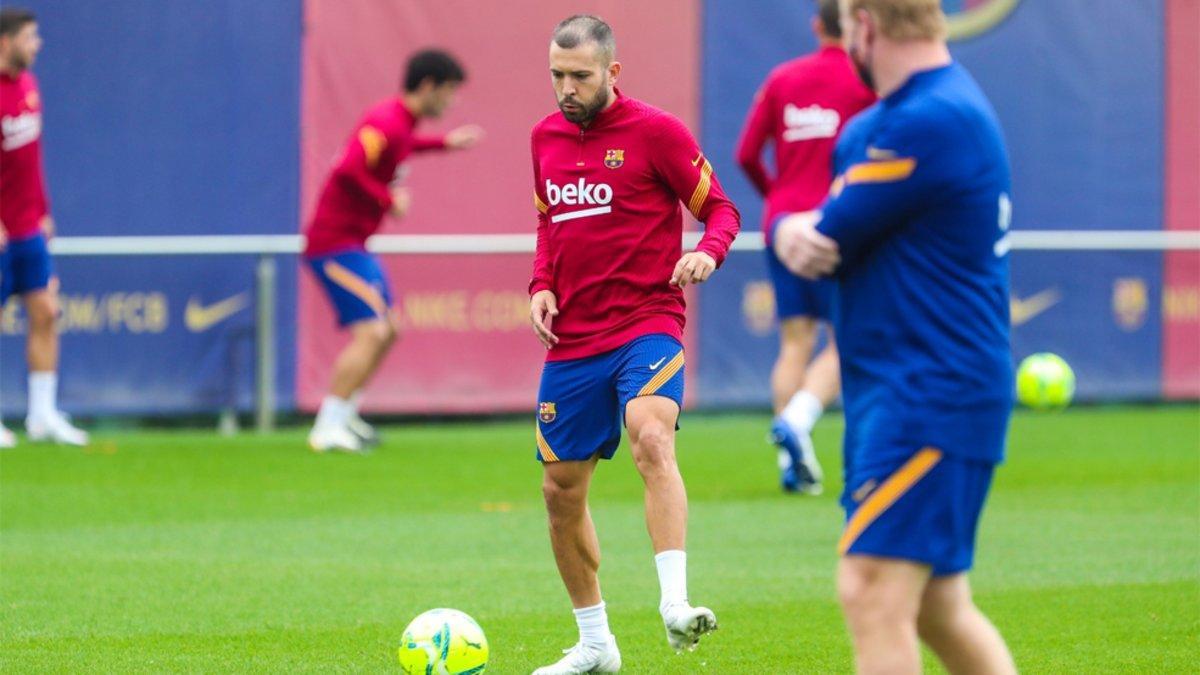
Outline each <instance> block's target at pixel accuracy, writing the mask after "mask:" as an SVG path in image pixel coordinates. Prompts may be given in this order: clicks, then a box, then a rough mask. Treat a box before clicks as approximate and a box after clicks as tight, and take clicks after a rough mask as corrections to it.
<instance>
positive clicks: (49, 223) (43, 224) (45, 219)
mask: <svg viewBox="0 0 1200 675" xmlns="http://www.w3.org/2000/svg"><path fill="white" fill-rule="evenodd" d="M38 228H39V229H41V231H42V234H43V235H44V236H45V237H46V238H47V239H53V238H54V218H52V217H50V214H49V213H47V214H46V215H44V216H42V220H41V221H40V222H38Z"/></svg>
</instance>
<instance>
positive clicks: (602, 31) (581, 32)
mask: <svg viewBox="0 0 1200 675" xmlns="http://www.w3.org/2000/svg"><path fill="white" fill-rule="evenodd" d="M585 42H595V43H596V47H597V49H599V51H600V58H601V60H602V61H603V62H604V63H605V64H606V65H607V64H609V63H612V62H613V59H614V58H616V56H617V40H616V38H614V37H613V32H612V26H609V25H608V24H607V23H605V22H604V19H601V18H600V17H598V16H594V15H592V14H576V15H575V16H570V17H567V18H565V19H563V20H562V21H561V22H559V24H558V25H557V26H555V27H554V44H556V45H558V46H559V47H562V48H563V49H574V48H576V47H578V46H580V45H582V44H584V43H585Z"/></svg>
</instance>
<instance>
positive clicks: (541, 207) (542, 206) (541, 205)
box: [533, 191, 550, 213]
mask: <svg viewBox="0 0 1200 675" xmlns="http://www.w3.org/2000/svg"><path fill="white" fill-rule="evenodd" d="M533 206H534V208H536V209H537V210H538V212H539V213H546V212H547V211H549V210H550V207H549V206H546V202H544V201H542V198H541V197H540V196H539V195H538V193H537V192H536V191H535V192H534V193H533Z"/></svg>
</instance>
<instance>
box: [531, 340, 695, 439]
mask: <svg viewBox="0 0 1200 675" xmlns="http://www.w3.org/2000/svg"><path fill="white" fill-rule="evenodd" d="M638 396H665V397H667V398H669V399H671V400H672V401H675V403H677V404H678V405H679V407H680V408H682V407H683V345H681V344H679V341H678V340H676V339H675V338H673V337H671V336H669V335H662V334H655V335H644V336H642V337H639V338H636V339H634V340H632V341H630V342H628V343H626V344H625V345H623V346H621V347H618V348H617V349H614V350H612V351H610V352H605V353H603V354H597V355H595V356H589V357H587V358H582V359H572V360H570V361H548V362H546V366H545V368H543V369H542V384H541V387H540V388H539V389H538V419H537V458H538V461H541V462H578V461H583V460H586V459H591V458H592V457H593V456H594V455H596V454H597V453H599V455H600V456H601V457H602V458H604V459H612V456H613V455H614V454H616V452H617V446H618V445H620V443H621V425H622V423H623V422H624V417H625V405H626V404H627V403H629V401H630V399H633V398H636V397H638Z"/></svg>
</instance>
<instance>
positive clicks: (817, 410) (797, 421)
mask: <svg viewBox="0 0 1200 675" xmlns="http://www.w3.org/2000/svg"><path fill="white" fill-rule="evenodd" d="M823 412H825V406H824V405H823V404H822V403H821V399H819V398H817V397H816V396H813V395H812V394H810V393H809V392H807V391H804V390H803V389H801V390H800V391H798V392H796V395H795V396H793V397H792V400H790V401H788V404H787V406H786V407H785V408H784V409H783V412H782V413H780V414H779V415H780V417H782V418H783V421H784V422H787V423H788V426H790V427H792V429H793V430H795V431H796V432H798V433H805V434H807V433H810V432H811V431H812V429H813V427H814V426H816V424H817V420H819V419H821V413H823Z"/></svg>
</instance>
